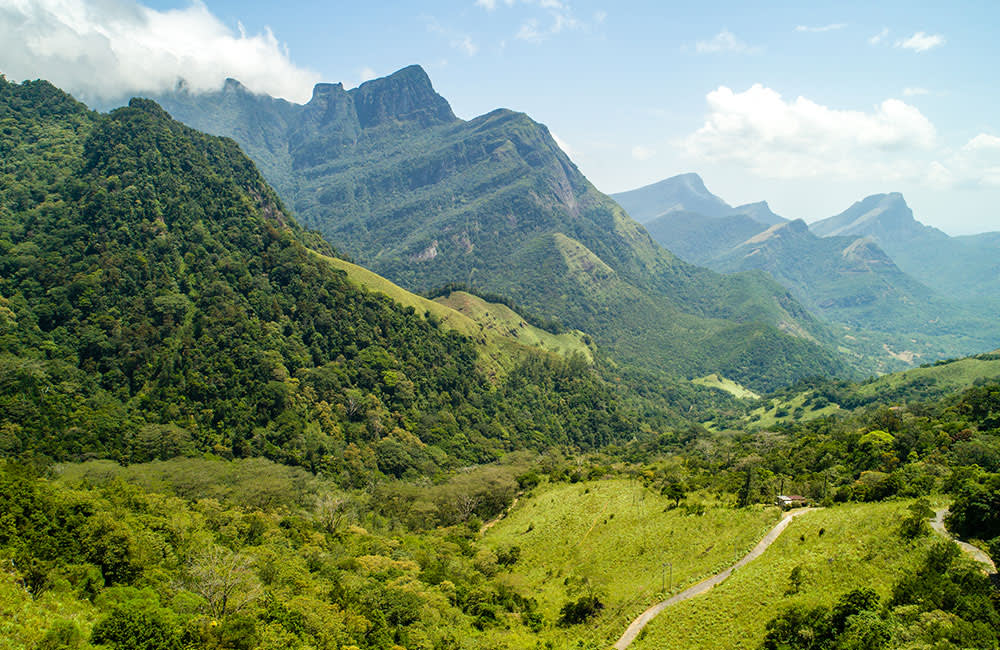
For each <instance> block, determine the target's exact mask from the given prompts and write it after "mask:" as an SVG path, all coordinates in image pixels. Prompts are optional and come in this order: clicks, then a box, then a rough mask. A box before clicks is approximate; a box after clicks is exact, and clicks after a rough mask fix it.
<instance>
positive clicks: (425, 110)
mask: <svg viewBox="0 0 1000 650" xmlns="http://www.w3.org/2000/svg"><path fill="white" fill-rule="evenodd" d="M349 94H350V95H351V97H352V98H353V100H354V105H355V109H356V110H357V113H358V119H359V120H360V122H361V127H362V128H368V127H372V126H378V125H380V124H384V123H387V122H391V121H399V122H409V121H416V122H418V123H419V124H421V125H422V126H430V125H433V124H440V123H446V122H453V121H455V120H456V119H458V118H456V117H455V114H454V113H453V112H452V110H451V106H450V105H449V104H448V101H447V100H446V99H445V98H444V97H442V96H441V95H439V94H437V92H435V91H434V87H433V86H432V85H431V80H430V77H428V76H427V73H426V72H424V69H423V68H421V67H420V66H419V65H411V66H408V67H406V68H403V69H402V70H399V71H398V72H395V73H393V74H391V75H389V76H388V77H382V78H379V79H372V80H371V81H366V82H365V83H363V84H361V85H360V86H358V87H357V88H355V89H354V90H351V91H350V93H349Z"/></svg>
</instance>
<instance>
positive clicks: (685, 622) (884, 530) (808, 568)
mask: <svg viewBox="0 0 1000 650" xmlns="http://www.w3.org/2000/svg"><path fill="white" fill-rule="evenodd" d="M908 505H909V502H902V501H898V502H890V503H876V504H852V505H843V506H836V507H832V508H826V509H821V510H816V511H814V512H810V513H808V514H806V515H804V516H802V517H800V518H798V519H796V520H795V521H793V522H792V524H791V525H790V526H789V527H788V529H787V530H786V531H785V532H784V533H783V534H782V535H781V536H780V537H779V538H778V539H777V541H775V543H774V544H773V545H772V546H771V547H770V548H769V549H768V550H767V551H766V552H765V553H764V555H762V556H761V557H760V558H758V559H757V560H755V561H753V562H751V563H750V564H748V565H747V566H745V567H743V568H742V569H740V570H739V571H737V572H736V573H734V574H733V575H732V577H730V578H729V580H727V581H726V582H724V583H722V584H721V585H719V586H718V587H716V588H715V589H713V590H712V591H710V592H708V593H707V594H704V595H702V596H698V597H696V598H693V599H691V600H688V601H685V602H682V603H679V604H677V605H675V606H673V607H670V608H668V609H667V610H665V611H664V612H663V613H662V614H660V616H659V617H657V618H656V619H654V620H653V621H652V622H651V623H650V624H649V625H648V626H647V627H646V629H645V630H644V632H643V634H641V635H640V637H639V638H638V639H637V640H636V642H635V643H634V644H633V645H632V646H631V647H632V648H635V649H636V650H654V649H660V648H698V649H699V650H711V649H713V648H718V649H719V650H723V649H726V650H728V649H732V648H757V647H758V646H759V645H760V642H761V641H762V640H763V638H764V631H765V625H766V624H767V622H768V621H769V620H770V619H771V618H772V617H774V615H775V614H777V613H778V612H780V611H783V610H784V609H785V608H786V607H788V606H791V605H805V606H808V607H812V606H816V605H831V604H832V603H833V602H834V601H836V600H837V598H839V597H840V596H841V595H843V594H844V593H846V592H848V591H850V590H852V589H855V588H858V587H871V588H873V589H875V590H876V591H877V592H878V593H879V594H880V595H881V596H882V597H885V596H887V595H888V593H889V590H890V589H891V587H892V585H893V584H894V583H895V582H896V581H897V580H898V579H899V578H900V577H901V576H902V575H903V574H904V572H905V571H906V570H907V569H909V568H910V567H912V566H914V565H915V564H916V562H917V561H918V559H919V557H920V555H921V550H922V549H923V548H925V546H926V544H928V543H929V541H931V540H935V539H937V538H936V537H933V538H923V539H922V540H919V541H918V542H916V543H910V542H905V541H903V540H902V539H901V538H900V537H899V535H898V533H897V529H898V527H899V521H900V519H901V518H902V517H903V516H904V514H905V511H906V507H907V506H908ZM821 531H822V532H821ZM795 567H800V572H801V575H802V582H801V586H800V587H799V589H798V590H797V592H796V593H792V592H794V591H795V589H794V588H793V586H792V584H791V581H790V580H789V575H790V574H791V573H792V570H793V569H794V568H795ZM623 629H624V628H623Z"/></svg>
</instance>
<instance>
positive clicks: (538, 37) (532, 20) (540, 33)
mask: <svg viewBox="0 0 1000 650" xmlns="http://www.w3.org/2000/svg"><path fill="white" fill-rule="evenodd" d="M501 2H502V3H503V4H504V5H506V6H508V7H513V6H514V5H515V4H517V0H476V5H477V6H479V7H482V8H483V9H485V10H487V11H494V10H495V9H497V8H498V7H499V6H500V4H501ZM520 4H521V5H524V6H527V7H533V8H534V9H535V13H536V14H539V13H541V14H544V15H543V16H542V17H540V16H538V15H536V16H532V17H529V18H526V19H525V20H524V21H523V22H522V23H521V25H520V27H519V28H518V30H517V32H515V34H514V38H516V39H518V40H521V41H529V42H532V43H541V42H542V41H545V40H547V39H548V38H550V37H551V36H555V35H556V34H561V33H562V32H565V31H570V30H588V29H590V28H591V26H590V25H588V24H587V23H586V22H584V21H581V20H579V19H577V18H576V16H574V14H573V8H572V7H571V6H570V4H569V2H566V1H564V0H520ZM607 17H608V14H607V12H605V11H603V10H598V11H596V12H594V14H593V21H594V25H599V24H601V23H603V22H604V20H605V19H607Z"/></svg>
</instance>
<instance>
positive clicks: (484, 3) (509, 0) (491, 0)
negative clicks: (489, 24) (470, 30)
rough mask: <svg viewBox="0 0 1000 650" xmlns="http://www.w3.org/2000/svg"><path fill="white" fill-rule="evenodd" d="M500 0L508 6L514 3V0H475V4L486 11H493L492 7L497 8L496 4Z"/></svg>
mask: <svg viewBox="0 0 1000 650" xmlns="http://www.w3.org/2000/svg"><path fill="white" fill-rule="evenodd" d="M500 2H503V4H505V5H507V6H508V7H510V6H512V5H513V4H514V0H499V2H498V0H476V6H477V7H482V8H483V9H485V10H486V11H493V10H494V9H496V8H497V5H499V4H500Z"/></svg>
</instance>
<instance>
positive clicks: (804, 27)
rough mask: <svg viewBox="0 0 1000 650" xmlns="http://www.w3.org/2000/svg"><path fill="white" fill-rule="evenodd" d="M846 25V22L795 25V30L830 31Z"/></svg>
mask: <svg viewBox="0 0 1000 650" xmlns="http://www.w3.org/2000/svg"><path fill="white" fill-rule="evenodd" d="M845 27H847V23H830V24H829V25H818V26H811V25H796V26H795V31H797V32H832V31H835V30H838V29H843V28H845Z"/></svg>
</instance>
